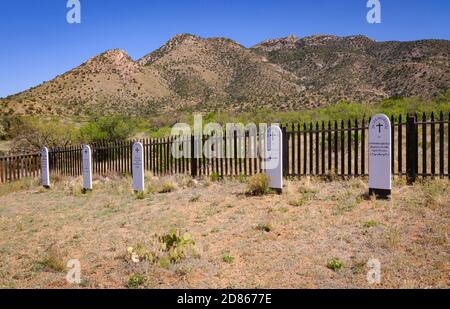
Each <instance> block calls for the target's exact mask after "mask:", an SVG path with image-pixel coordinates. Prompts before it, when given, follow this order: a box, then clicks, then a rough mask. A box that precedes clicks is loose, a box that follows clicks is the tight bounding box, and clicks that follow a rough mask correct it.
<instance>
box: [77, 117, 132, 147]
mask: <svg viewBox="0 0 450 309" xmlns="http://www.w3.org/2000/svg"><path fill="white" fill-rule="evenodd" d="M135 128H136V125H135V124H134V123H133V122H132V121H126V120H125V119H124V118H120V117H113V116H111V117H101V118H98V119H95V120H94V121H91V122H89V123H87V124H85V125H84V126H82V127H81V129H80V133H81V139H82V140H83V142H85V143H92V142H102V141H106V142H111V141H118V140H125V139H127V138H129V137H130V136H131V134H132V133H133V132H134V131H135Z"/></svg>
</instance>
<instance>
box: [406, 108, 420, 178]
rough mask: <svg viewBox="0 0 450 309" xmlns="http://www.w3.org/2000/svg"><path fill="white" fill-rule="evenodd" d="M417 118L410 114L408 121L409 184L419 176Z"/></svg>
mask: <svg viewBox="0 0 450 309" xmlns="http://www.w3.org/2000/svg"><path fill="white" fill-rule="evenodd" d="M416 125H417V124H416V118H415V117H414V116H408V118H407V122H406V172H407V180H408V184H410V185H411V184H413V183H414V182H415V181H416V178H417V171H416V166H417V160H418V158H417V146H418V145H417V130H416Z"/></svg>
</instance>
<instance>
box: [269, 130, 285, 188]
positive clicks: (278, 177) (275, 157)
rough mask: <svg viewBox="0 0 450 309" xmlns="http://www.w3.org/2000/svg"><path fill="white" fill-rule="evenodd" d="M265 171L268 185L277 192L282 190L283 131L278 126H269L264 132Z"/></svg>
mask: <svg viewBox="0 0 450 309" xmlns="http://www.w3.org/2000/svg"><path fill="white" fill-rule="evenodd" d="M265 172H266V174H267V176H269V187H270V188H272V189H275V190H277V191H278V192H279V193H281V192H282V190H283V132H282V131H281V129H280V127H279V126H274V125H273V126H271V127H270V128H268V129H267V132H266V142H265Z"/></svg>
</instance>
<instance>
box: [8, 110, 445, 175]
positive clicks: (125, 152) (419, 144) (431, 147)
mask: <svg viewBox="0 0 450 309" xmlns="http://www.w3.org/2000/svg"><path fill="white" fill-rule="evenodd" d="M369 122H370V119H367V120H366V119H361V120H353V121H346V122H344V121H339V122H338V121H330V122H320V123H319V122H315V123H303V124H299V123H298V124H281V128H282V130H283V133H284V134H283V139H284V140H283V150H284V151H283V155H284V158H283V162H284V164H283V174H284V176H286V177H302V176H324V175H334V176H338V177H343V178H345V177H357V176H366V175H367V174H368V155H367V150H368V124H369ZM391 125H392V136H391V138H392V156H393V160H392V173H393V174H394V175H398V176H405V177H408V179H409V180H411V181H414V180H415V179H416V177H441V178H443V177H448V178H450V149H449V147H450V114H449V115H446V116H444V114H443V113H440V114H439V116H438V117H435V115H434V114H432V115H430V117H427V116H426V115H421V116H420V117H419V116H418V115H407V116H406V117H404V116H402V115H400V116H398V117H394V116H392V117H391ZM209 138H210V137H209V136H203V137H202V140H201V141H198V142H203V143H204V142H205V141H206V140H207V139H209ZM174 139H175V138H174V137H167V138H156V139H144V140H139V141H140V142H141V143H142V144H143V146H144V159H145V160H144V168H145V170H147V171H151V172H152V173H154V174H155V175H161V176H162V175H173V174H188V175H191V176H194V177H196V176H202V175H212V174H215V175H217V176H219V177H227V176H239V175H245V176H250V175H253V174H255V173H259V172H261V171H262V164H261V160H260V159H259V158H255V157H252V156H249V149H250V143H252V145H253V146H255V145H258V144H259V143H260V141H259V138H258V136H256V137H253V136H249V135H248V134H245V135H239V134H238V133H237V132H235V133H234V134H233V135H232V136H226V134H225V135H224V136H223V137H221V140H220V141H219V143H218V144H217V145H219V147H221V150H222V153H224V154H225V153H226V152H227V149H234V150H239V151H242V152H243V153H244V154H245V156H244V157H240V156H238V155H237V151H234V154H233V156H231V157H229V158H226V157H220V158H219V157H213V158H206V157H204V156H203V157H201V158H195V157H194V156H190V158H174V157H173V156H172V151H171V148H172V144H173V142H174ZM187 139H188V140H186V142H187V143H188V144H189V143H190V146H191V147H190V149H189V151H191V153H193V149H194V144H195V143H196V140H195V139H194V137H187ZM133 142H134V141H126V142H111V143H96V144H92V145H91V147H92V162H93V173H94V174H96V175H108V174H131V171H132V168H131V163H132V162H131V160H132V159H131V148H132V144H133ZM253 143H255V144H253ZM81 150H82V146H81V145H80V146H67V147H59V148H53V149H50V150H49V160H50V173H51V175H63V176H78V175H81V173H82V160H81ZM216 151H218V149H216ZM37 176H40V154H39V153H36V154H25V155H17V156H10V157H2V158H0V182H1V183H5V182H11V181H15V180H19V179H21V178H26V177H37Z"/></svg>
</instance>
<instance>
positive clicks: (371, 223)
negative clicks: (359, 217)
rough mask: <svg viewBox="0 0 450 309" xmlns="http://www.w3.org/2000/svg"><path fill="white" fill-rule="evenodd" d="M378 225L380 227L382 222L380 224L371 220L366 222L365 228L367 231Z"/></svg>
mask: <svg viewBox="0 0 450 309" xmlns="http://www.w3.org/2000/svg"><path fill="white" fill-rule="evenodd" d="M378 225H380V222H378V221H376V220H369V221H366V222H364V224H363V227H364V228H365V229H369V228H371V227H376V226H378Z"/></svg>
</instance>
